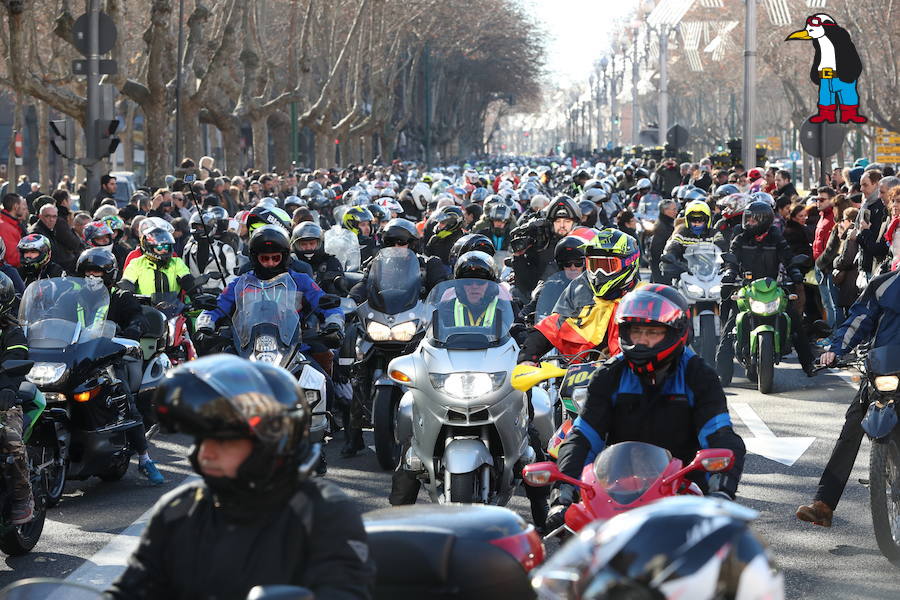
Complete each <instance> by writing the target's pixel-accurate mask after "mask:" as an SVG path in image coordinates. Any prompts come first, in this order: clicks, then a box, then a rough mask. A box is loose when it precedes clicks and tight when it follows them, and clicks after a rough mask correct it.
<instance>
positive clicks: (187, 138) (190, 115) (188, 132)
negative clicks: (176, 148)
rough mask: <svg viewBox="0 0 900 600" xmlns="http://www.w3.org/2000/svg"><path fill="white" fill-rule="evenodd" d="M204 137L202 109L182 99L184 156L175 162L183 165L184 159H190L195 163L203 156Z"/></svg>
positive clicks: (182, 149)
mask: <svg viewBox="0 0 900 600" xmlns="http://www.w3.org/2000/svg"><path fill="white" fill-rule="evenodd" d="M202 136H203V133H202V132H201V127H200V107H199V106H198V105H197V104H195V103H193V102H190V101H188V100H187V99H185V98H183V97H182V100H181V152H182V154H183V155H182V156H176V157H175V160H177V161H178V163H179V164H180V163H181V160H182V159H184V158H190V159H191V160H193V161H194V162H197V161H199V160H200V157H201V156H203V150H202V147H203V146H202Z"/></svg>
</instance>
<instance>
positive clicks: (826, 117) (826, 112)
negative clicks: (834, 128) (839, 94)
mask: <svg viewBox="0 0 900 600" xmlns="http://www.w3.org/2000/svg"><path fill="white" fill-rule="evenodd" d="M809 122H810V123H837V104H832V105H830V106H826V105H824V104H820V105H819V114H817V115H813V116H811V117H810V118H809Z"/></svg>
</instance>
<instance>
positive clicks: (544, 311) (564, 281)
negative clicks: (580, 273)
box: [534, 271, 572, 323]
mask: <svg viewBox="0 0 900 600" xmlns="http://www.w3.org/2000/svg"><path fill="white" fill-rule="evenodd" d="M570 281H572V280H571V279H569V278H568V277H566V273H565V271H559V272H558V273H554V274H553V275H551V276H550V277H548V278H547V280H546V281H545V282H544V285H543V286H542V287H541V291H540V293H539V294H538V300H537V306H536V307H535V309H534V322H535V323H540V322H541V320H542V319H543V318H544V317H546V316H547V315H549V314H550V313H552V312H553V307H554V306H556V301H557V300H559V297H560V296H562V293H563V291H565V289H566V288H567V287H569V282H570Z"/></svg>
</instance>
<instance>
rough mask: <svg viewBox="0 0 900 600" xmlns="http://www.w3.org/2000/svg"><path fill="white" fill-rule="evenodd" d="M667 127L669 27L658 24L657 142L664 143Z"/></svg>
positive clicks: (663, 144) (662, 144)
mask: <svg viewBox="0 0 900 600" xmlns="http://www.w3.org/2000/svg"><path fill="white" fill-rule="evenodd" d="M668 129H669V28H668V25H666V24H661V25H660V26H659V137H658V142H657V143H658V144H659V145H660V146H665V145H666V131H668Z"/></svg>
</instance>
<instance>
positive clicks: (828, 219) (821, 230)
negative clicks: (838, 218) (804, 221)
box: [812, 209, 834, 260]
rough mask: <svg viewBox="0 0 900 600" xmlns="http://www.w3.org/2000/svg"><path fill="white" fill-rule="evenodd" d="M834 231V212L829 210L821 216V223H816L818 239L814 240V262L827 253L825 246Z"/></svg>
mask: <svg viewBox="0 0 900 600" xmlns="http://www.w3.org/2000/svg"><path fill="white" fill-rule="evenodd" d="M832 229H834V211H833V210H831V209H828V210H826V211H825V213H824V214H820V215H819V222H818V223H816V238H815V239H814V240H813V247H812V248H813V255H812V257H813V260H816V259H817V258H819V255H820V254H822V253H823V252H825V246H827V245H828V236H830V235H831V230H832Z"/></svg>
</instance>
